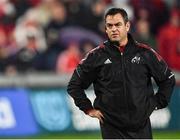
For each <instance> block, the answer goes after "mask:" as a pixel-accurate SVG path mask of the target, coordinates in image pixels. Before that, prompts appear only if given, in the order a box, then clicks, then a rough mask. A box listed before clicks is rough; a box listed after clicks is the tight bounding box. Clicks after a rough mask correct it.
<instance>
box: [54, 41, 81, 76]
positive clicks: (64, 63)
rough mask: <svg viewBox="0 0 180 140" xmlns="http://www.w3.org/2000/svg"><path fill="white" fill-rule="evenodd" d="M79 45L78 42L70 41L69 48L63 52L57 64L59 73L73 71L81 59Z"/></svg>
mask: <svg viewBox="0 0 180 140" xmlns="http://www.w3.org/2000/svg"><path fill="white" fill-rule="evenodd" d="M80 59H81V58H80V51H79V45H78V43H76V42H70V43H69V46H68V47H67V49H66V50H65V51H64V52H62V53H61V54H60V55H59V57H58V59H57V64H56V72H57V73H72V72H73V71H74V69H75V67H76V66H77V64H78V63H79V61H80Z"/></svg>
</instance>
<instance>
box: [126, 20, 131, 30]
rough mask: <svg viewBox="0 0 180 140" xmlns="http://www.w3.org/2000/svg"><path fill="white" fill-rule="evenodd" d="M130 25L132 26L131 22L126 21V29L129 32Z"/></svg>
mask: <svg viewBox="0 0 180 140" xmlns="http://www.w3.org/2000/svg"><path fill="white" fill-rule="evenodd" d="M130 26H131V24H130V22H129V21H128V22H127V23H126V31H127V32H128V31H129V29H130Z"/></svg>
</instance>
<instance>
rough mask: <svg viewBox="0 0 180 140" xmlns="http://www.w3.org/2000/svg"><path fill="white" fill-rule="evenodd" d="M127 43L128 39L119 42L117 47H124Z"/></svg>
mask: <svg viewBox="0 0 180 140" xmlns="http://www.w3.org/2000/svg"><path fill="white" fill-rule="evenodd" d="M127 43H128V38H127V37H126V38H125V39H124V40H122V41H119V46H120V47H121V46H126V44H127Z"/></svg>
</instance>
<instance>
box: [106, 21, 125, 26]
mask: <svg viewBox="0 0 180 140" xmlns="http://www.w3.org/2000/svg"><path fill="white" fill-rule="evenodd" d="M106 24H107V25H118V24H122V22H117V23H115V24H111V23H106Z"/></svg>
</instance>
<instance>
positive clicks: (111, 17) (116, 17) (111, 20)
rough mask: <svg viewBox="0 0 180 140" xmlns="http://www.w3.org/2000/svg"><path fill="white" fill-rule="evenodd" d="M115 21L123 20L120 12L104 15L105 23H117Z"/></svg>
mask: <svg viewBox="0 0 180 140" xmlns="http://www.w3.org/2000/svg"><path fill="white" fill-rule="evenodd" d="M117 22H124V20H123V17H122V15H121V14H120V13H118V14H115V15H108V16H107V17H106V23H112V24H113V23H117Z"/></svg>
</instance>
